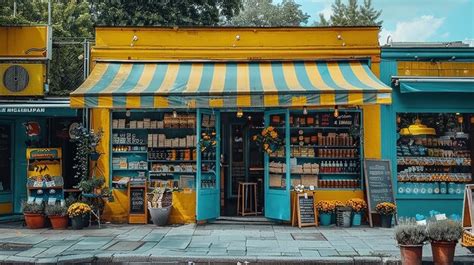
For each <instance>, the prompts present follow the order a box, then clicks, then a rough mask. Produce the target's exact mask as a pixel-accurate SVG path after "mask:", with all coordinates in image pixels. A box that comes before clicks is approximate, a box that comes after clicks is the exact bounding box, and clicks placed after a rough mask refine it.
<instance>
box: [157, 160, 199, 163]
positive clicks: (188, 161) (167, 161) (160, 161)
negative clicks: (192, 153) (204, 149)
mask: <svg viewBox="0 0 474 265" xmlns="http://www.w3.org/2000/svg"><path fill="white" fill-rule="evenodd" d="M148 162H152V163H196V160H148Z"/></svg>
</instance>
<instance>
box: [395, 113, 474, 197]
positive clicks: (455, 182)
mask: <svg viewBox="0 0 474 265" xmlns="http://www.w3.org/2000/svg"><path fill="white" fill-rule="evenodd" d="M424 117H425V118H427V120H429V118H430V117H428V116H427V115H425V116H424ZM436 117H438V116H436ZM457 127H458V128H457V129H456V130H457V132H456V131H454V132H448V131H438V132H437V135H401V137H400V139H399V140H398V143H397V184H398V185H397V187H398V188H397V198H399V199H462V194H463V192H464V185H465V184H466V183H472V168H471V157H472V154H471V150H470V148H471V143H470V139H469V135H468V134H467V133H463V132H462V131H463V127H462V126H460V125H457Z"/></svg>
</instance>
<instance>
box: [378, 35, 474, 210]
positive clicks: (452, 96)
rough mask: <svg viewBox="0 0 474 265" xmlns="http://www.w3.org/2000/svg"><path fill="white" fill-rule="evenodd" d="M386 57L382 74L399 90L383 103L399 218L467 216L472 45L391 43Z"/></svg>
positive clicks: (473, 100) (385, 147) (472, 143)
mask: <svg viewBox="0 0 474 265" xmlns="http://www.w3.org/2000/svg"><path fill="white" fill-rule="evenodd" d="M381 58H382V61H381V67H380V79H381V80H382V81H383V82H384V83H385V84H387V85H390V86H391V87H392V88H393V100H392V105H387V106H382V107H381V112H382V113H381V117H382V121H381V122H382V157H383V158H384V159H390V160H391V161H392V171H393V176H394V192H395V196H396V199H397V204H398V212H399V216H410V217H415V215H416V214H418V213H419V214H423V215H428V214H429V211H430V210H436V211H439V212H442V213H446V214H447V215H451V214H459V215H461V212H462V203H463V192H464V183H473V181H472V175H473V168H472V166H471V160H472V159H473V153H474V152H473V149H474V140H473V138H474V48H470V47H467V45H463V44H462V43H459V42H455V43H424V44H421V43H393V44H392V45H390V46H385V47H382V56H381ZM417 121H418V122H417ZM410 125H411V126H410ZM424 126H426V127H424Z"/></svg>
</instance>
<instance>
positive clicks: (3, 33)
mask: <svg viewBox="0 0 474 265" xmlns="http://www.w3.org/2000/svg"><path fill="white" fill-rule="evenodd" d="M47 32H48V29H47V26H4V27H2V26H0V57H46V53H45V52H43V51H31V52H29V53H28V54H27V51H28V50H29V49H31V48H36V49H42V48H46V40H47Z"/></svg>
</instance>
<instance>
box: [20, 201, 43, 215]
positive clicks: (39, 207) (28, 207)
mask: <svg viewBox="0 0 474 265" xmlns="http://www.w3.org/2000/svg"><path fill="white" fill-rule="evenodd" d="M21 209H22V211H23V213H43V212H44V204H43V203H41V204H36V203H27V202H22V203H21Z"/></svg>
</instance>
